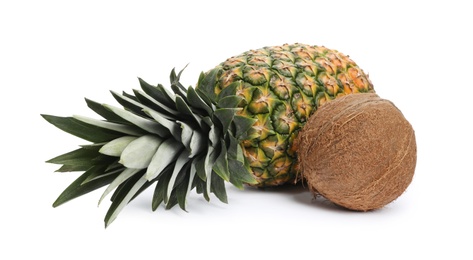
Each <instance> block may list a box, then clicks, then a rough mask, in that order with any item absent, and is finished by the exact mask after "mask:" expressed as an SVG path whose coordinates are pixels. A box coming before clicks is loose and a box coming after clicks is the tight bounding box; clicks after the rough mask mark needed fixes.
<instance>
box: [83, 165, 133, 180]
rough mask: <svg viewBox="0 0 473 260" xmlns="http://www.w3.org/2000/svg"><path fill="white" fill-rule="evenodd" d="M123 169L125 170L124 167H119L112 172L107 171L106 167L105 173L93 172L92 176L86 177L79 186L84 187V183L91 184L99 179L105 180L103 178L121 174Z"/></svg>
mask: <svg viewBox="0 0 473 260" xmlns="http://www.w3.org/2000/svg"><path fill="white" fill-rule="evenodd" d="M123 169H125V167H123V166H122V167H120V168H119V169H114V170H108V167H107V169H105V171H103V172H98V171H97V172H95V173H94V174H91V175H89V176H88V177H87V179H85V180H84V181H83V182H82V184H81V185H84V184H86V183H88V182H91V181H95V180H98V179H100V178H105V177H107V176H110V175H116V174H118V173H120V172H122V171H123Z"/></svg>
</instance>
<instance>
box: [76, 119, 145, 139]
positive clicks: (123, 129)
mask: <svg viewBox="0 0 473 260" xmlns="http://www.w3.org/2000/svg"><path fill="white" fill-rule="evenodd" d="M73 117H74V118H75V119H77V120H79V121H81V122H84V123H86V124H89V125H93V126H97V127H100V128H103V129H107V130H112V131H115V132H118V133H123V134H127V135H134V136H140V135H143V131H141V130H140V129H139V128H137V127H135V126H131V125H123V124H117V123H112V122H107V121H102V120H97V119H93V118H89V117H85V116H79V115H74V116H73Z"/></svg>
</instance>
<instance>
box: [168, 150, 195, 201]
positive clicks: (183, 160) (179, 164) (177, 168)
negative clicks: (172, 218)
mask: <svg viewBox="0 0 473 260" xmlns="http://www.w3.org/2000/svg"><path fill="white" fill-rule="evenodd" d="M188 162H189V152H188V151H187V150H183V151H182V152H181V154H180V155H179V157H177V160H176V164H175V165H174V169H173V172H172V175H171V178H170V179H169V183H168V188H167V193H166V196H165V197H164V202H165V203H167V202H168V200H169V197H170V196H171V192H172V190H173V188H174V184H175V182H176V178H177V176H178V175H179V174H183V172H182V171H181V170H182V169H183V168H184V165H186V164H187V163H188Z"/></svg>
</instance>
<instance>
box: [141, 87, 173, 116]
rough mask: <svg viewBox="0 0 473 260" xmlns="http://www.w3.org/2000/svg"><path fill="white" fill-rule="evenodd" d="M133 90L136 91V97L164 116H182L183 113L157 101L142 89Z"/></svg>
mask: <svg viewBox="0 0 473 260" xmlns="http://www.w3.org/2000/svg"><path fill="white" fill-rule="evenodd" d="M133 92H134V93H135V95H136V97H137V98H138V99H139V101H140V103H142V104H144V105H145V106H147V107H149V108H151V109H153V110H154V111H156V112H158V113H160V114H162V116H163V117H165V118H167V119H174V118H180V117H182V115H180V113H179V112H177V111H176V110H174V109H171V108H169V107H167V106H166V105H164V104H163V103H161V102H159V101H157V100H156V99H154V98H153V97H151V96H150V95H148V94H146V92H144V91H142V90H133Z"/></svg>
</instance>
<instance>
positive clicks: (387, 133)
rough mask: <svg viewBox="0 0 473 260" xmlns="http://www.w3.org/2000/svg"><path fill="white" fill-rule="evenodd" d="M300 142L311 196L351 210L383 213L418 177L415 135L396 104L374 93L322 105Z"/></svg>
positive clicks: (303, 166) (307, 125)
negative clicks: (378, 210)
mask: <svg viewBox="0 0 473 260" xmlns="http://www.w3.org/2000/svg"><path fill="white" fill-rule="evenodd" d="M298 138H299V140H298V143H299V150H298V160H299V166H300V170H301V174H302V177H303V178H304V179H305V180H306V182H307V184H308V186H309V188H310V189H311V191H312V192H313V193H314V194H316V195H322V196H324V197H325V198H327V199H328V200H330V201H332V202H334V203H335V204H338V205H340V206H342V207H345V208H348V209H352V210H356V211H369V210H373V209H378V208H381V207H383V206H385V205H386V204H388V203H390V202H392V201H393V200H395V199H396V198H398V197H399V196H400V195H401V194H402V193H403V192H404V191H405V190H406V188H407V187H408V186H409V184H410V183H411V181H412V178H413V176H414V170H415V165H416V158H417V148H416V141H415V134H414V130H413V128H412V126H411V124H410V123H409V122H408V121H407V120H406V119H405V118H404V116H403V114H402V113H401V111H400V110H399V109H398V108H396V106H395V105H394V104H393V103H392V102H390V101H388V100H385V99H382V98H380V97H379V96H378V95H376V94H374V93H366V94H353V95H347V96H344V97H339V98H337V99H335V100H333V101H330V102H328V103H326V104H324V105H323V106H321V107H320V108H319V109H318V110H317V111H316V112H315V113H314V114H313V115H312V116H311V118H310V119H309V121H308V122H307V124H306V125H305V126H304V128H303V129H302V131H301V133H300V134H299V137H298Z"/></svg>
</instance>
